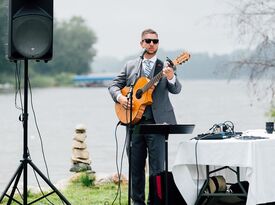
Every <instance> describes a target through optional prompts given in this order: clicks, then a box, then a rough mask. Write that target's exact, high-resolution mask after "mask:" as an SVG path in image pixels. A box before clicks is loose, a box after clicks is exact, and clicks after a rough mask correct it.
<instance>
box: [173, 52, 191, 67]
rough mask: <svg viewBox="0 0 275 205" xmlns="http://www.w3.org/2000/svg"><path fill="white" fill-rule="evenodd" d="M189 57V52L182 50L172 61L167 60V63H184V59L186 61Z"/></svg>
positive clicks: (174, 64)
mask: <svg viewBox="0 0 275 205" xmlns="http://www.w3.org/2000/svg"><path fill="white" fill-rule="evenodd" d="M190 57H191V56H190V54H189V53H187V52H182V53H181V54H180V55H179V56H178V57H177V58H176V59H174V60H173V61H172V63H171V62H169V63H170V64H172V66H176V65H180V64H182V63H185V62H186V61H188V60H189V58H190Z"/></svg>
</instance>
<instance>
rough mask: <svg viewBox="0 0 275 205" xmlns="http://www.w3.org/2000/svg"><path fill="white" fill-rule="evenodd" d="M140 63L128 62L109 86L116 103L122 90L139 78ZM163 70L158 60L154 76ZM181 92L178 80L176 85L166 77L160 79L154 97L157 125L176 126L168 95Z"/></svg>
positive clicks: (153, 106)
mask: <svg viewBox="0 0 275 205" xmlns="http://www.w3.org/2000/svg"><path fill="white" fill-rule="evenodd" d="M139 62H140V60H139V58H138V59H134V60H131V61H128V62H127V63H126V64H125V66H124V67H123V69H122V70H121V72H120V73H119V74H118V75H117V76H116V78H115V79H114V80H113V82H112V84H111V85H110V86H109V88H108V89H109V92H110V94H111V96H112V98H113V100H114V101H115V102H117V100H116V99H117V96H118V95H119V94H120V93H121V92H120V90H121V89H122V88H124V87H125V86H130V85H131V83H132V82H133V81H135V79H136V78H137V74H138V73H139V70H140V69H139V67H140V66H139V64H140V63H139ZM162 69H163V63H162V62H161V61H160V60H159V59H158V60H157V61H156V64H155V72H154V75H156V74H157V73H159V72H161V70H162ZM180 91H181V84H180V82H179V81H178V79H177V78H176V82H175V83H174V84H171V83H169V82H168V80H167V79H166V77H163V78H162V79H160V81H159V83H158V85H157V86H156V88H155V90H154V92H153V95H152V99H153V104H152V112H153V116H154V120H155V122H156V123H168V124H176V117H175V114H174V109H173V106H172V104H171V102H170V99H169V95H168V93H169V92H170V93H172V94H178V93H180Z"/></svg>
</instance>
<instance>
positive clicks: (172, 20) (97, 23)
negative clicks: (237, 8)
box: [54, 0, 238, 58]
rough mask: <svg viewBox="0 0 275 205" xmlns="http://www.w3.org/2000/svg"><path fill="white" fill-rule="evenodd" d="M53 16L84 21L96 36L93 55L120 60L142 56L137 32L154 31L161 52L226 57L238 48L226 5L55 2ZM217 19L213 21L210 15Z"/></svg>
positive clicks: (201, 0) (206, 1) (216, 0)
mask: <svg viewBox="0 0 275 205" xmlns="http://www.w3.org/2000/svg"><path fill="white" fill-rule="evenodd" d="M54 4H55V8H54V9H55V16H56V17H57V18H58V19H59V20H62V19H69V18H70V17H71V16H73V15H79V16H82V17H83V18H84V19H85V20H86V21H87V24H88V25H89V26H90V27H91V28H92V29H93V30H94V31H95V33H96V35H97V37H98V42H97V43H96V45H95V48H96V49H97V52H98V53H97V55H98V56H100V57H102V56H106V55H107V56H114V57H119V58H123V57H125V56H127V55H131V54H134V53H137V52H139V51H140V47H139V41H140V33H141V31H142V30H143V29H145V28H153V29H155V30H156V31H157V32H158V33H159V38H160V47H161V48H163V49H165V50H175V49H183V50H186V51H189V52H191V53H192V52H193V53H194V52H209V53H211V54H213V53H216V54H223V53H229V52H231V51H232V50H234V49H237V48H238V45H237V41H236V38H234V37H233V36H232V28H231V26H230V22H228V20H225V18H224V17H222V16H219V15H217V14H222V13H226V12H229V11H230V10H231V7H229V5H228V4H227V3H226V0H190V1H186V0H169V1H168V0H137V1H132V0H99V1H93V0H77V1H76V0H55V1H54ZM214 15H215V16H214Z"/></svg>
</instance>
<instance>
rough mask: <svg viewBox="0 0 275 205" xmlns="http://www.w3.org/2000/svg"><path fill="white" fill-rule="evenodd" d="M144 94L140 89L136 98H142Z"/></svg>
mask: <svg viewBox="0 0 275 205" xmlns="http://www.w3.org/2000/svg"><path fill="white" fill-rule="evenodd" d="M142 94H143V92H142V90H141V89H138V90H137V92H136V98H137V99H140V98H141V97H142Z"/></svg>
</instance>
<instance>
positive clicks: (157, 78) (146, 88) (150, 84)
mask: <svg viewBox="0 0 275 205" xmlns="http://www.w3.org/2000/svg"><path fill="white" fill-rule="evenodd" d="M162 76H163V72H162V70H161V71H160V72H159V73H158V74H157V75H155V76H154V77H153V78H152V79H151V80H150V81H149V82H148V83H147V84H146V85H145V86H144V87H143V88H142V91H143V92H146V91H147V90H149V89H150V88H151V87H152V86H153V85H154V84H156V83H157V82H158V81H159V80H160V79H161V78H162Z"/></svg>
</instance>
